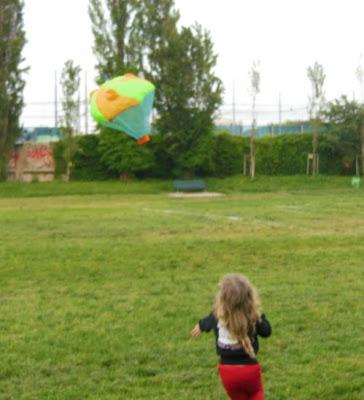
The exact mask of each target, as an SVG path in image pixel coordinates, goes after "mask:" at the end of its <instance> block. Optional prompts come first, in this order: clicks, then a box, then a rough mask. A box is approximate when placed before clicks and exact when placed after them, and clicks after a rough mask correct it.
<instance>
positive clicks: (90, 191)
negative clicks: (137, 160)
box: [0, 177, 364, 400]
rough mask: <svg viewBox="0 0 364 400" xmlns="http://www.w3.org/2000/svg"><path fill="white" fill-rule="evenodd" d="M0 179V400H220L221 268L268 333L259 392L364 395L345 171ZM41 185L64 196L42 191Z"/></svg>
mask: <svg viewBox="0 0 364 400" xmlns="http://www.w3.org/2000/svg"><path fill="white" fill-rule="evenodd" d="M208 184H209V189H210V190H222V191H224V192H225V193H226V195H225V196H224V197H222V198H214V199H193V200H192V199H188V200H186V199H170V198H168V197H167V196H166V193H165V192H166V191H168V190H169V187H170V183H168V182H149V183H144V184H138V183H129V184H126V185H125V184H120V183H117V182H115V183H112V182H111V183H110V182H109V183H102V184H93V183H84V184H81V183H79V184H78V183H73V184H70V185H66V184H64V185H62V184H58V183H53V184H46V185H42V184H31V185H19V184H2V185H0V231H1V233H2V237H1V242H0V281H1V291H0V348H1V358H0V398H1V399H2V400H10V399H11V400H45V399H47V400H48V399H49V400H50V399H51V400H76V399H77V400H84V399H93V400H95V399H100V400H101V399H102V400H111V399H112V400H116V399H118V400H119V399H128V400H133V399H160V400H162V399H165V400H167V399H168V400H170V399H186V400H187V399H192V400H194V399H196V400H197V399H216V400H218V399H221V400H222V399H225V398H226V396H225V394H224V391H223V390H222V387H221V384H220V382H219V379H218V376H217V372H216V366H217V357H216V355H215V353H214V340H213V336H212V335H204V336H202V337H200V338H191V337H190V330H191V328H192V327H193V325H194V324H195V323H196V321H197V320H198V319H199V318H201V317H203V316H204V315H205V314H207V313H208V312H209V311H210V309H211V305H212V302H213V298H214V295H215V290H216V284H217V282H218V280H219V279H220V277H221V276H222V275H223V274H225V273H227V272H231V271H239V272H243V273H245V274H247V275H248V276H249V277H250V278H251V280H252V281H253V282H254V283H255V284H256V286H257V287H258V289H259V290H260V294H261V297H262V302H263V309H264V312H265V313H266V314H267V316H268V318H269V319H270V321H271V323H272V326H273V336H272V337H271V338H269V339H268V340H261V352H260V356H259V360H260V362H261V364H262V365H263V373H264V384H265V391H266V398H267V399H268V400H316V399H320V400H332V399H343V400H362V399H363V398H364V387H363V382H364V359H363V348H364V335H363V326H364V312H363V311H364V310H363V294H364V279H363V278H364V265H363V264H364V245H363V239H364V207H363V205H364V190H363V189H360V190H354V189H352V188H351V187H350V179H348V178H320V179H317V180H310V179H307V178H303V177H298V178H276V179H274V178H261V179H257V180H256V181H255V182H254V183H251V182H249V181H247V180H243V179H241V178H240V179H239V178H232V179H228V180H222V181H218V180H210V181H209V182H208ZM50 195H57V196H53V197H49V196H50Z"/></svg>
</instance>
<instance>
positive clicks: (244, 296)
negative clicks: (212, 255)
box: [214, 274, 260, 358]
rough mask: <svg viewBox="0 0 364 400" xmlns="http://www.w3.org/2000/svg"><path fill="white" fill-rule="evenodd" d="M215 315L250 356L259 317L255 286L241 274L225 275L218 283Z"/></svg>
mask: <svg viewBox="0 0 364 400" xmlns="http://www.w3.org/2000/svg"><path fill="white" fill-rule="evenodd" d="M214 313H215V316H216V318H217V319H218V320H220V321H221V322H222V323H223V324H224V325H225V326H226V328H227V329H228V331H229V332H230V334H231V336H232V337H233V338H234V339H236V340H237V341H238V342H239V343H240V344H241V345H242V346H243V348H244V350H245V351H246V352H247V353H248V354H249V355H250V356H251V357H253V358H254V357H255V352H254V349H253V346H252V343H251V340H250V338H249V337H250V336H252V335H254V333H255V327H256V323H257V321H258V319H259V318H260V300H259V296H258V293H257V290H256V289H255V287H254V286H253V285H252V284H251V283H250V281H249V280H248V278H246V277H245V276H244V275H241V274H228V275H225V276H224V277H223V278H222V279H221V281H220V283H219V291H218V293H217V296H216V301H215V310H214Z"/></svg>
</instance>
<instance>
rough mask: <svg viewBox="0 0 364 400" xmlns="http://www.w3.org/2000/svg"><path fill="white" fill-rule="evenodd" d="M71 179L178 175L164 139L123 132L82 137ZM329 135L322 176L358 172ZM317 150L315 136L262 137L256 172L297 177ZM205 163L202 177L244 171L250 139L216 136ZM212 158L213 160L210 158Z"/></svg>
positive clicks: (59, 161)
mask: <svg viewBox="0 0 364 400" xmlns="http://www.w3.org/2000/svg"><path fill="white" fill-rule="evenodd" d="M76 140H77V142H78V143H77V151H76V154H75V156H74V160H73V163H72V164H73V167H72V172H71V179H73V180H84V181H91V180H107V179H116V178H117V177H118V176H120V175H135V176H137V177H141V178H142V177H172V176H173V173H172V169H171V168H170V167H169V165H171V160H170V159H168V155H167V154H166V153H165V152H164V151H163V142H162V140H161V138H160V137H155V138H154V140H153V141H152V142H151V143H150V144H148V145H145V146H139V145H137V144H136V143H135V142H134V141H133V140H132V139H129V138H127V137H126V136H125V135H122V134H120V133H117V132H113V131H110V132H107V133H102V134H100V135H88V136H81V137H78V138H77V139H76ZM63 149H64V144H63V143H62V142H59V143H57V144H56V145H55V146H54V157H55V163H56V174H57V175H60V174H62V173H64V171H65V163H64V160H63V158H62V154H63ZM330 149H331V148H330V146H328V145H327V143H326V142H325V137H322V138H320V172H321V173H322V174H329V175H339V174H352V173H353V172H354V163H353V162H352V163H351V164H350V165H349V166H348V164H347V162H346V164H345V165H343V163H342V160H341V159H340V158H339V157H338V156H337V155H336V154H335V152H333V151H331V150H330ZM311 150H312V134H310V133H305V134H285V135H280V136H272V137H264V138H261V139H257V141H256V172H257V174H261V175H295V174H304V173H305V172H306V162H307V154H308V153H310V152H311ZM206 152H207V153H208V154H207V157H205V161H204V165H203V167H201V168H200V170H198V171H196V173H197V174H198V175H202V176H217V177H225V176H231V175H236V174H241V173H242V170H243V157H244V154H248V153H249V138H247V137H239V136H233V135H231V134H229V133H224V132H223V133H219V134H215V135H211V137H210V139H209V144H208V146H206ZM206 160H208V162H206Z"/></svg>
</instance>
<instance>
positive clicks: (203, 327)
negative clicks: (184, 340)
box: [191, 313, 217, 336]
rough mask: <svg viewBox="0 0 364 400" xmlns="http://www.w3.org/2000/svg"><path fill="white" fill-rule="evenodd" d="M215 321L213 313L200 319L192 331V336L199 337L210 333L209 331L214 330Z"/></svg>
mask: <svg viewBox="0 0 364 400" xmlns="http://www.w3.org/2000/svg"><path fill="white" fill-rule="evenodd" d="M216 325H217V321H216V318H215V316H214V314H213V313H211V314H209V315H208V316H207V317H205V318H202V319H200V321H199V322H198V324H197V325H196V326H195V327H194V328H193V329H192V332H191V335H192V336H200V335H201V333H202V332H210V331H211V329H214V328H216Z"/></svg>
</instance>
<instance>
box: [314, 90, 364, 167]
mask: <svg viewBox="0 0 364 400" xmlns="http://www.w3.org/2000/svg"><path fill="white" fill-rule="evenodd" d="M320 115H321V118H322V120H323V123H324V127H325V132H326V133H325V135H324V137H323V139H324V146H326V147H327V148H329V149H330V150H331V152H332V154H333V157H335V158H339V159H340V160H341V163H342V168H343V169H344V170H346V171H349V170H352V169H353V167H352V166H353V163H354V160H355V157H356V156H357V155H358V154H360V153H361V136H360V130H361V126H362V123H363V117H364V108H363V106H362V105H360V104H358V103H357V102H356V101H350V100H348V98H347V97H346V96H342V97H340V98H339V99H336V100H334V101H332V102H329V103H328V104H327V105H326V107H325V108H324V109H323V110H322V111H321V114H320Z"/></svg>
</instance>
